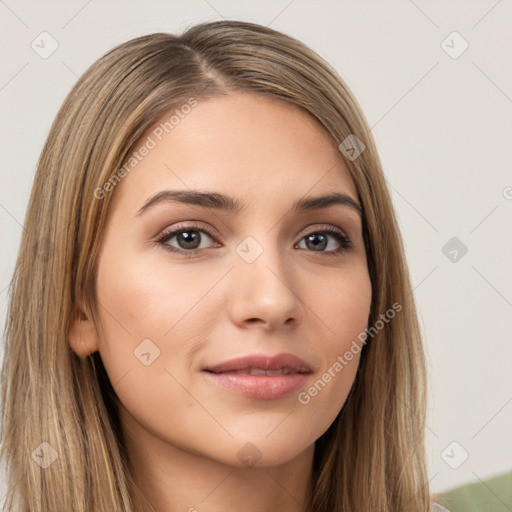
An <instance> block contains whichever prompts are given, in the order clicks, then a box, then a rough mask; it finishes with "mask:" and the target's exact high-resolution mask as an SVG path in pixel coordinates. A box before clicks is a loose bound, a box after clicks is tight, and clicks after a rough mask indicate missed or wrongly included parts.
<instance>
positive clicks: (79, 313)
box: [68, 307, 99, 357]
mask: <svg viewBox="0 0 512 512" xmlns="http://www.w3.org/2000/svg"><path fill="white" fill-rule="evenodd" d="M68 340H69V345H70V347H71V349H72V350H73V351H74V352H75V353H76V354H77V355H78V356H79V357H87V356H88V355H89V354H92V353H93V352H96V351H97V350H99V343H98V333H97V331H96V326H95V325H94V322H93V321H92V317H91V315H90V314H88V313H86V312H85V311H84V309H83V308H82V307H78V308H77V309H76V310H75V314H74V315H73V321H72V323H71V327H70V329H69V334H68Z"/></svg>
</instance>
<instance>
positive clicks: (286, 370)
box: [203, 354, 313, 400]
mask: <svg viewBox="0 0 512 512" xmlns="http://www.w3.org/2000/svg"><path fill="white" fill-rule="evenodd" d="M203 372H204V373H205V375H206V376H207V378H208V379H209V381H210V382H214V383H215V384H216V385H218V386H220V387H222V388H224V389H226V390H228V391H231V392H235V393H238V394H241V395H243V396H246V397H248V398H256V399H260V400H275V399H278V398H284V397H285V396H287V395H289V394H291V393H292V392H293V391H296V390H298V389H299V388H301V387H303V386H304V385H305V384H306V382H307V380H308V378H309V375H310V374H312V373H313V371H312V368H311V366H310V365H309V364H308V363H306V362H305V361H304V360H303V359H300V358H298V357H296V356H294V355H292V354H278V355H276V356H273V357H270V356H265V355H262V354H255V355H250V356H246V357H242V358H237V359H232V360H230V361H226V362H224V363H220V364H218V365H215V366H211V367H207V368H204V369H203Z"/></svg>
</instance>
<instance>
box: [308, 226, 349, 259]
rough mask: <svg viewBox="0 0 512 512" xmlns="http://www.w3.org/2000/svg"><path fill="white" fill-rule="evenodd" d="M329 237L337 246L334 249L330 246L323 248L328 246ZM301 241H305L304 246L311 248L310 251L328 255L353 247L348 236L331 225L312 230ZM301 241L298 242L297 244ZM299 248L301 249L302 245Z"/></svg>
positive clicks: (336, 254)
mask: <svg viewBox="0 0 512 512" xmlns="http://www.w3.org/2000/svg"><path fill="white" fill-rule="evenodd" d="M329 238H334V239H335V241H336V243H337V244H338V246H339V247H338V248H334V249H332V247H331V248H330V250H325V249H326V248H328V246H329ZM302 241H305V245H306V248H307V249H311V250H312V252H318V253H321V254H326V255H329V256H338V255H339V254H340V253H343V252H345V251H346V250H348V249H351V248H352V247H353V245H352V242H351V240H350V238H349V237H348V236H347V235H345V234H344V233H343V232H342V231H341V230H339V229H337V228H334V227H332V226H324V227H321V228H320V229H317V230H316V231H312V232H310V233H309V234H308V235H306V236H304V237H303V238H302V239H301V242H302ZM301 242H299V245H300V243H301ZM300 248H301V249H302V248H303V247H300Z"/></svg>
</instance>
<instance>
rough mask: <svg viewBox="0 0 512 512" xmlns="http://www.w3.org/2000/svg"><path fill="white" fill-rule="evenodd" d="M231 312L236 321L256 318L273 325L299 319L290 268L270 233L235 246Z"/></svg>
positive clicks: (296, 293) (297, 302)
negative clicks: (233, 289) (233, 294)
mask: <svg viewBox="0 0 512 512" xmlns="http://www.w3.org/2000/svg"><path fill="white" fill-rule="evenodd" d="M235 252H236V255H235V261H234V269H233V270H234V272H233V277H232V278H233V279H234V282H235V283H236V284H235V292H234V293H235V296H234V298H233V303H232V305H233V314H234V316H235V317H236V318H237V320H238V321H243V320H245V319H254V318H258V319H261V320H263V321H265V322H268V323H272V324H276V323H280V322H283V323H284V322H286V321H287V320H288V319H289V318H290V317H291V318H295V319H298V318H299V315H300V300H299V297H298V290H296V286H295V283H294V282H293V269H292V268H291V267H290V266H289V265H288V264H287V262H286V261H285V257H286V255H285V253H284V252H283V250H282V248H281V247H280V246H279V244H278V239H277V238H276V237H275V236H272V234H269V233H266V234H265V233H263V234H261V235H255V236H247V237H246V238H244V239H243V240H242V242H240V243H239V244H238V245H237V246H236V249H235Z"/></svg>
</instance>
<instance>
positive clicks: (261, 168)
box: [113, 93, 357, 210]
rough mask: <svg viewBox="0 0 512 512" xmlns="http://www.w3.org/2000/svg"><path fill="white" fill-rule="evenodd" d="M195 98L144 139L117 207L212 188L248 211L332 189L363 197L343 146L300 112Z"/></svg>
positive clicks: (253, 101)
mask: <svg viewBox="0 0 512 512" xmlns="http://www.w3.org/2000/svg"><path fill="white" fill-rule="evenodd" d="M196 101H197V104H196V105H195V106H194V107H192V108H187V109H183V110H182V111H180V109H179V107H178V108H177V110H178V111H179V112H178V114H179V115H174V116H173V114H174V113H175V111H176V108H175V109H173V110H172V111H169V112H167V113H166V114H164V115H163V116H162V117H161V118H160V119H159V120H158V121H157V122H156V123H155V124H154V125H153V126H152V127H151V128H150V129H149V130H148V131H147V132H146V134H145V135H144V136H143V137H142V138H141V141H140V144H139V145H138V147H137V148H135V152H136V153H139V154H138V159H136V160H133V161H132V162H133V164H134V165H132V166H131V170H130V172H129V173H128V174H127V176H126V177H125V178H124V179H123V180H122V181H121V183H120V184H119V185H117V187H116V190H115V197H114V198H113V199H114V202H116V203H118V202H120V201H122V202H123V203H127V204H128V203H132V204H131V205H130V206H131V208H130V209H131V210H133V209H134V208H135V209H138V208H140V206H141V202H143V201H144V199H146V198H147V197H149V196H150V195H152V194H154V193H156V192H158V191H160V190H164V189H181V190H187V189H198V190H200V189H207V190H209V191H217V192H222V193H223V194H227V195H230V196H233V197H239V198H244V204H247V205H249V206H250V205H253V204H257V203H258V204H261V201H264V202H265V203H267V204H270V203H271V202H276V201H278V202H283V203H288V202H290V203H291V202H292V201H294V200H295V199H297V197H300V196H304V195H306V194H313V195H318V194H320V193H326V192H331V191H338V192H344V193H346V194H349V195H351V196H352V197H353V198H357V193H356V189H355V185H354V183H353V181H352V179H351V177H350V174H349V171H348V169H347V167H346V165H345V163H344V160H343V157H342V155H341V154H340V152H339V151H338V149H337V144H336V142H335V141H334V140H332V138H331V136H330V135H329V133H328V132H327V131H326V130H325V128H323V127H322V125H321V124H320V123H319V121H317V120H316V119H314V118H313V117H312V116H311V115H309V114H308V113H307V112H305V111H303V110H302V109H300V108H299V107H296V106H294V105H291V104H288V103H284V102H281V101H278V100H275V99H273V98H268V97H265V96H263V95H257V94H247V93H236V94H230V95H227V96H222V97H217V98H213V99H207V100H201V99H200V98H198V99H197V100H196ZM171 117H173V119H172V122H171ZM165 123H167V124H165ZM143 146H146V147H148V148H150V149H149V150H146V151H141V149H142V148H143ZM142 152H143V153H144V156H141V155H140V153H142ZM137 205H138V206H137Z"/></svg>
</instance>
